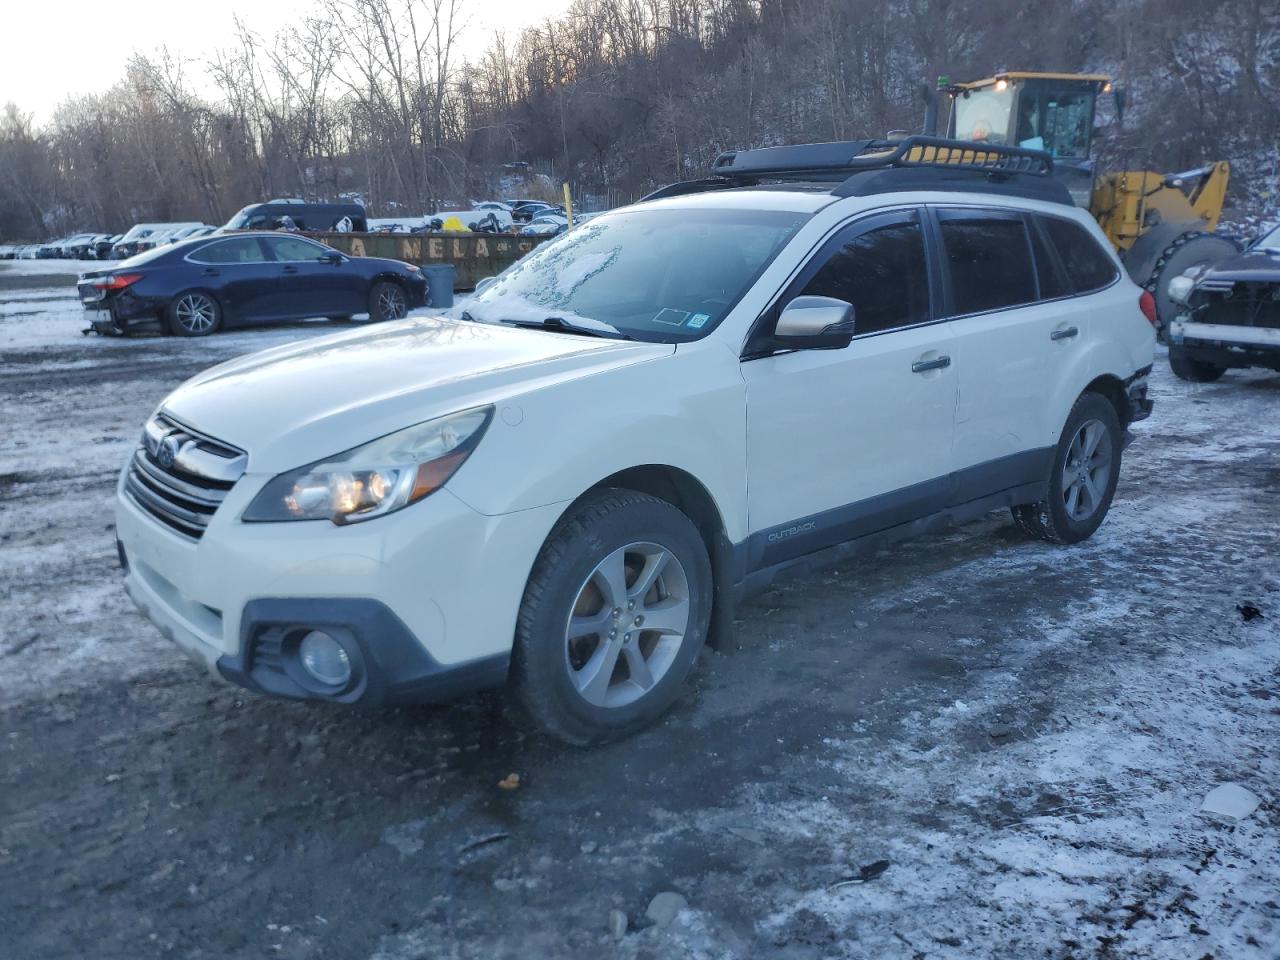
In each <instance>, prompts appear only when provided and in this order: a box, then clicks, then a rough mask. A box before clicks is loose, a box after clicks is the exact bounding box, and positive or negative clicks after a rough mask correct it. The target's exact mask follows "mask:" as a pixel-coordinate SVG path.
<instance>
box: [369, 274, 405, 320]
mask: <svg viewBox="0 0 1280 960" xmlns="http://www.w3.org/2000/svg"><path fill="white" fill-rule="evenodd" d="M408 313H409V296H408V294H406V293H405V291H404V287H402V286H400V284H398V283H393V282H392V281H390V280H379V281H378V282H377V283H375V284H374V285H373V288H372V289H371V290H370V291H369V319H370V320H374V321H381V320H400V319H402V318H403V317H404V316H406V315H407V314H408Z"/></svg>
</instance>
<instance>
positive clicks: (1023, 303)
mask: <svg viewBox="0 0 1280 960" xmlns="http://www.w3.org/2000/svg"><path fill="white" fill-rule="evenodd" d="M932 215H933V218H934V221H935V225H936V229H937V232H938V236H939V239H940V244H939V252H940V255H941V263H940V267H941V271H942V273H943V275H944V277H945V283H944V287H945V296H946V305H947V306H946V310H947V315H948V316H949V317H950V318H951V321H952V323H953V324H954V326H955V332H956V355H957V362H958V372H959V395H958V398H957V404H956V447H955V465H956V469H957V471H959V474H960V475H959V477H958V483H959V484H960V491H959V492H960V494H961V496H960V499H961V500H962V501H963V500H967V499H976V498H978V497H980V496H984V495H986V494H989V493H994V492H996V491H998V490H1003V489H1008V488H1010V487H1014V486H1018V485H1021V484H1024V483H1033V482H1037V481H1042V480H1043V479H1044V477H1045V476H1047V475H1048V460H1047V459H1046V458H1048V457H1051V455H1052V449H1051V448H1052V447H1053V445H1054V444H1056V443H1057V440H1058V433H1059V432H1060V431H1061V429H1062V424H1061V423H1053V422H1050V421H1051V420H1052V419H1053V417H1052V416H1051V410H1052V405H1051V403H1050V400H1051V398H1053V397H1056V396H1057V394H1058V392H1059V391H1058V386H1059V381H1060V380H1061V379H1062V378H1063V377H1065V376H1066V375H1067V372H1068V368H1069V366H1070V360H1071V359H1072V355H1073V354H1074V353H1075V352H1077V351H1079V350H1080V349H1083V344H1084V343H1086V342H1087V339H1088V337H1087V331H1088V325H1089V308H1088V305H1087V304H1085V303H1083V302H1081V301H1079V300H1076V299H1075V298H1074V297H1072V296H1071V295H1070V287H1069V285H1068V284H1067V282H1066V279H1065V277H1064V275H1063V272H1062V269H1061V266H1060V264H1059V263H1058V261H1057V259H1056V257H1054V256H1053V255H1052V253H1051V251H1050V250H1049V248H1048V246H1047V244H1046V242H1045V239H1044V237H1043V235H1042V234H1041V232H1040V230H1039V229H1038V227H1037V225H1036V224H1035V221H1034V219H1033V218H1032V217H1031V216H1030V215H1028V214H1025V213H1023V212H1021V211H1017V210H1009V209H994V208H993V209H988V208H978V207H939V208H935V209H933V211H932Z"/></svg>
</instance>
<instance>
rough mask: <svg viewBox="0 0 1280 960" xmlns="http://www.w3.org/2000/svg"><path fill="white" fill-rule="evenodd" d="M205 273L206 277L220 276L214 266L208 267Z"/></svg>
mask: <svg viewBox="0 0 1280 960" xmlns="http://www.w3.org/2000/svg"><path fill="white" fill-rule="evenodd" d="M204 275H205V276H206V277H216V276H219V272H218V271H217V270H215V269H213V267H209V268H208V269H206V270H205V272H204Z"/></svg>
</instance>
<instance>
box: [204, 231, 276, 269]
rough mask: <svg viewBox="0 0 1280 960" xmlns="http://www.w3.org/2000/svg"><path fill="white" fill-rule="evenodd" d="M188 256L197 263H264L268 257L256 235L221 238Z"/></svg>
mask: <svg viewBox="0 0 1280 960" xmlns="http://www.w3.org/2000/svg"><path fill="white" fill-rule="evenodd" d="M188 257H189V258H190V259H192V260H194V261H195V262H196V263H264V262H266V259H267V258H266V255H265V254H263V252H262V247H261V246H260V245H259V244H258V241H257V238H255V237H241V238H239V239H236V240H219V241H218V242H217V243H211V244H209V245H208V246H207V247H201V248H200V249H199V250H196V251H195V252H194V253H190V254H188Z"/></svg>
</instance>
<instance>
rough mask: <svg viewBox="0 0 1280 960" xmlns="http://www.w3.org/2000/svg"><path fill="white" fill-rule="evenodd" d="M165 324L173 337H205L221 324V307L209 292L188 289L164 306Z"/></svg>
mask: <svg viewBox="0 0 1280 960" xmlns="http://www.w3.org/2000/svg"><path fill="white" fill-rule="evenodd" d="M165 326H166V327H167V328H168V330H169V333H171V334H172V335H173V336H175V337H207V336H208V335H209V334H211V333H215V332H217V330H218V329H219V328H220V327H221V326H222V307H221V306H219V304H218V301H217V300H215V299H213V297H212V296H210V295H209V294H207V293H204V292H203V291H201V290H188V291H186V292H185V293H180V294H178V295H177V296H176V297H174V298H173V300H171V301H170V302H169V306H168V307H166V308H165Z"/></svg>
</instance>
